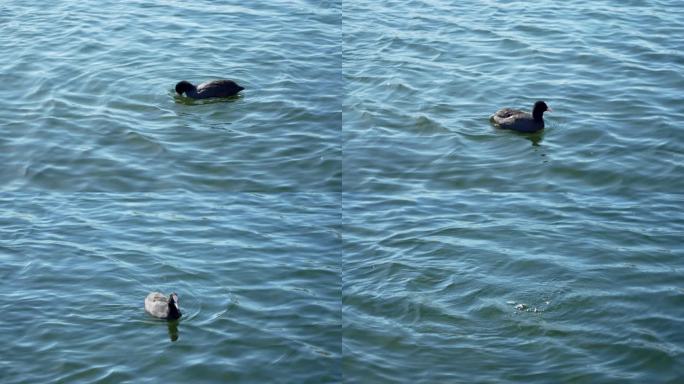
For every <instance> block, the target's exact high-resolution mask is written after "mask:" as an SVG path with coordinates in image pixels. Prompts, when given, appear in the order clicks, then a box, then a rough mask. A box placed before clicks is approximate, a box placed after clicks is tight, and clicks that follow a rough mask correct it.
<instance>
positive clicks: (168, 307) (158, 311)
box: [145, 292, 183, 320]
mask: <svg viewBox="0 0 684 384" xmlns="http://www.w3.org/2000/svg"><path fill="white" fill-rule="evenodd" d="M145 311H147V313H149V314H150V315H152V316H154V317H158V318H160V319H168V320H175V319H178V318H179V317H181V316H183V314H182V313H181V311H180V307H179V306H178V295H176V293H175V292H174V293H172V294H170V295H169V297H168V298H167V297H166V296H165V295H164V294H163V293H160V292H150V294H149V295H147V297H146V298H145Z"/></svg>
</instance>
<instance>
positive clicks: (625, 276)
mask: <svg viewBox="0 0 684 384" xmlns="http://www.w3.org/2000/svg"><path fill="white" fill-rule="evenodd" d="M343 35H344V45H343V57H344V61H343V72H344V76H345V89H346V97H345V101H344V104H343V121H344V129H343V134H344V151H343V153H344V155H343V156H344V161H343V167H344V171H343V185H344V199H343V201H344V217H345V225H344V232H343V233H344V239H345V242H344V243H345V245H344V249H345V253H344V254H345V259H344V261H345V263H344V269H343V271H344V276H343V281H344V288H343V329H344V331H343V356H344V357H343V371H344V373H345V378H346V379H347V380H348V381H349V382H358V383H365V382H377V383H380V382H387V383H390V382H421V383H447V382H448V383H456V382H464V383H468V382H525V383H530V382H538V383H558V382H586V383H602V382H608V383H610V382H612V383H624V382H635V383H638V382H672V383H674V382H681V381H682V380H683V379H684V370H683V369H682V367H683V366H684V332H682V329H683V325H684V324H683V320H682V319H683V318H684V311H683V310H682V308H684V306H683V305H682V304H684V290H683V288H682V287H684V274H683V272H684V270H683V269H682V267H683V266H684V265H683V257H684V252H683V251H684V250H683V249H682V245H681V244H682V240H681V239H682V238H683V235H684V216H683V215H682V201H684V196H683V195H681V194H680V193H681V191H683V190H684V177H683V176H684V173H683V172H682V171H683V168H682V167H683V164H684V156H683V154H684V142H683V141H682V128H681V125H682V121H684V103H682V95H683V94H684V40H682V39H680V38H678V37H677V36H680V35H684V7H682V4H681V3H680V2H677V1H649V2H646V1H617V0H603V1H594V2H591V3H588V2H584V1H565V2H554V1H535V2H527V1H513V2H504V1H499V2H494V1H474V2H473V1H466V2H463V1H404V0H400V1H392V2H372V1H352V2H345V3H344V13H343ZM538 99H542V100H546V101H547V103H548V104H549V105H550V106H551V107H552V108H553V109H554V112H553V113H550V114H547V115H546V124H547V129H546V130H545V131H544V132H543V133H541V134H537V135H524V134H517V133H513V132H509V131H503V130H499V129H496V128H493V127H492V126H491V125H490V123H489V121H488V117H489V115H491V114H492V113H493V112H494V111H495V110H496V109H498V108H500V107H505V106H509V107H518V108H522V109H529V108H531V106H532V104H533V103H534V101H535V100H538ZM519 304H523V306H519V308H522V309H516V306H518V305H519Z"/></svg>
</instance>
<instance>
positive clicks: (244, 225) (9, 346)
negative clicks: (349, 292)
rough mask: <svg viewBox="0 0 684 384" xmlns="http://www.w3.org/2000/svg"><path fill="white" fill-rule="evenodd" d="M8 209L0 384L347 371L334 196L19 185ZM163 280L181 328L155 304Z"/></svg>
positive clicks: (219, 379) (235, 378)
mask: <svg viewBox="0 0 684 384" xmlns="http://www.w3.org/2000/svg"><path fill="white" fill-rule="evenodd" d="M0 207H2V208H0V234H1V236H2V239H3V241H2V244H0V260H2V264H1V265H0V277H1V278H0V311H1V312H2V318H1V319H0V333H2V335H3V342H2V345H1V346H0V378H1V380H0V381H2V382H3V383H49V382H59V383H124V382H128V383H227V382H243V383H248V382H252V383H271V382H273V383H293V382H298V383H305V382H309V383H323V382H339V381H340V377H341V370H340V359H341V347H340V339H341V329H340V308H341V303H340V270H339V267H340V250H341V240H340V235H339V225H340V213H339V197H337V198H334V197H332V196H327V195H305V194H295V195H279V196H259V195H251V194H237V195H234V196H230V197H226V196H223V195H216V196H213V197H212V196H211V195H207V194H202V195H195V194H188V193H183V194H154V195H149V194H147V195H146V194H135V195H127V196H121V195H110V194H79V195H76V196H64V195H56V194H49V195H43V196H35V195H31V194H29V195H25V194H12V195H10V196H7V195H5V196H3V197H1V198H0ZM8 207H12V208H11V209H8ZM154 290H159V291H162V292H167V293H168V292H171V291H176V292H177V293H178V294H179V296H180V305H181V310H182V311H183V317H182V318H181V319H180V321H179V322H178V323H177V324H174V323H171V324H167V322H166V321H162V320H157V319H154V318H152V317H150V316H148V315H147V314H146V313H145V312H144V310H143V301H144V299H145V296H146V295H147V293H148V292H150V291H154Z"/></svg>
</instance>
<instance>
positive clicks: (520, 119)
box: [489, 101, 552, 133]
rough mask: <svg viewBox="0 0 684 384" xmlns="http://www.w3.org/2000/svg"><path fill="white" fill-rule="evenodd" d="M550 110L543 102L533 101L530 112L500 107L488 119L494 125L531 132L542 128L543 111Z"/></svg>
mask: <svg viewBox="0 0 684 384" xmlns="http://www.w3.org/2000/svg"><path fill="white" fill-rule="evenodd" d="M546 111H549V112H551V111H552V109H551V108H549V107H548V106H547V105H546V103H545V102H543V101H537V102H536V103H534V107H533V108H532V113H531V114H530V113H528V112H525V111H521V110H518V109H513V108H502V109H499V110H498V111H496V112H495V113H494V114H493V115H492V116H490V118H489V120H490V121H491V122H492V123H494V125H495V126H497V127H499V128H503V129H510V130H513V131H518V132H526V133H532V132H537V131H541V130H542V129H544V112H546Z"/></svg>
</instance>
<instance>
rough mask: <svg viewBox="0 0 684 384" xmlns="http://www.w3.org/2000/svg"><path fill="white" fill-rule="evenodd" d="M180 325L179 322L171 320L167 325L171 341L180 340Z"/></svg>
mask: <svg viewBox="0 0 684 384" xmlns="http://www.w3.org/2000/svg"><path fill="white" fill-rule="evenodd" d="M178 323H179V321H178V320H170V321H169V322H168V324H167V325H168V327H169V339H171V341H176V340H178Z"/></svg>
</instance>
